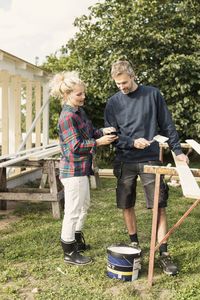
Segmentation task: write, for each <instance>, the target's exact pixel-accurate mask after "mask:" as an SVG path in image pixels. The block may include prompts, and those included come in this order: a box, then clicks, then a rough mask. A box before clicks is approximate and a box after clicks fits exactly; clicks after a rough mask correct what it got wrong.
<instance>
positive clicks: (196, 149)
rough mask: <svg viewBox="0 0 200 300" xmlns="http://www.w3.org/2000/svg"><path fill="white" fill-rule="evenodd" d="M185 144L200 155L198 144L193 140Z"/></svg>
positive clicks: (199, 145)
mask: <svg viewBox="0 0 200 300" xmlns="http://www.w3.org/2000/svg"><path fill="white" fill-rule="evenodd" d="M186 142H187V143H188V144H189V145H190V146H191V147H192V148H193V149H194V150H195V151H196V152H197V153H198V154H200V144H199V143H197V142H196V141H195V140H186Z"/></svg>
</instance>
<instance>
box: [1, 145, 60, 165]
mask: <svg viewBox="0 0 200 300" xmlns="http://www.w3.org/2000/svg"><path fill="white" fill-rule="evenodd" d="M58 153H60V146H56V147H53V148H51V149H48V150H46V149H45V150H42V151H38V152H37V153H31V154H27V155H24V156H20V157H17V158H14V159H10V160H9V161H5V162H2V163H0V168H2V167H7V166H11V165H13V164H15V163H18V162H19V161H23V160H25V159H29V158H31V157H34V159H36V156H37V159H38V158H40V159H41V158H43V157H47V156H48V155H54V154H58ZM42 156H43V157H42Z"/></svg>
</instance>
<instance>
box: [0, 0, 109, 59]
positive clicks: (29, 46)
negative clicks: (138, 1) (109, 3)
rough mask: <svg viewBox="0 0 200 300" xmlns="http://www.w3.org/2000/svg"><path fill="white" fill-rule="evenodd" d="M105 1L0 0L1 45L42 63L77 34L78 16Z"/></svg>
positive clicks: (16, 53)
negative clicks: (74, 23)
mask: <svg viewBox="0 0 200 300" xmlns="http://www.w3.org/2000/svg"><path fill="white" fill-rule="evenodd" d="M102 1H103V0H100V1H99V0H0V49H2V50H4V51H6V52H9V53H10V54H13V55H15V56H17V57H19V58H21V59H23V60H25V61H28V62H30V63H32V64H35V63H36V59H35V58H36V57H39V60H38V64H39V65H40V64H42V63H43V62H45V61H46V59H45V57H46V56H47V55H50V54H52V53H55V52H56V51H58V50H59V49H60V48H61V46H62V45H65V44H66V42H67V41H68V40H69V39H70V38H72V37H73V36H74V35H75V32H76V30H77V29H76V28H75V27H74V26H73V22H74V20H75V18H76V17H80V16H82V15H83V14H87V15H88V14H89V10H88V7H89V6H93V5H95V3H97V2H102Z"/></svg>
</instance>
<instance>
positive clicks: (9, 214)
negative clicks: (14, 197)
mask: <svg viewBox="0 0 200 300" xmlns="http://www.w3.org/2000/svg"><path fill="white" fill-rule="evenodd" d="M20 205H22V203H21V202H18V201H8V203H7V210H0V230H2V229H5V228H8V227H9V226H10V225H12V224H13V223H15V222H18V221H20V220H21V219H22V218H20V217H17V216H14V215H13V212H14V210H15V209H16V208H18V207H19V206H20Z"/></svg>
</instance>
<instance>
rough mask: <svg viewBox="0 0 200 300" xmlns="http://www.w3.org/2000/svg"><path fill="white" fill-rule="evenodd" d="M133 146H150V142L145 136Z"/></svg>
mask: <svg viewBox="0 0 200 300" xmlns="http://www.w3.org/2000/svg"><path fill="white" fill-rule="evenodd" d="M133 146H134V147H135V148H137V149H144V148H146V147H148V146H150V142H149V141H147V140H146V139H144V138H139V139H136V140H135V141H134V143H133Z"/></svg>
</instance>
